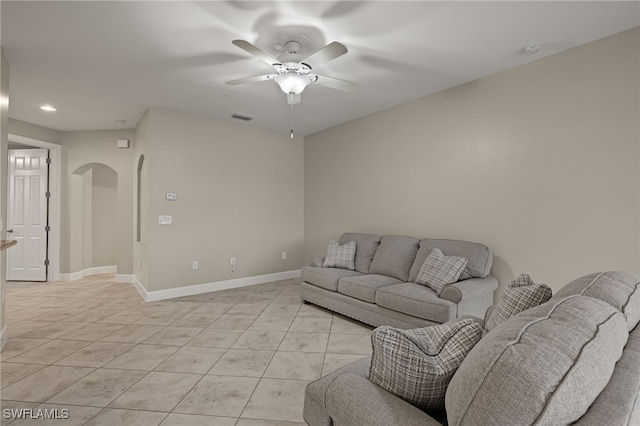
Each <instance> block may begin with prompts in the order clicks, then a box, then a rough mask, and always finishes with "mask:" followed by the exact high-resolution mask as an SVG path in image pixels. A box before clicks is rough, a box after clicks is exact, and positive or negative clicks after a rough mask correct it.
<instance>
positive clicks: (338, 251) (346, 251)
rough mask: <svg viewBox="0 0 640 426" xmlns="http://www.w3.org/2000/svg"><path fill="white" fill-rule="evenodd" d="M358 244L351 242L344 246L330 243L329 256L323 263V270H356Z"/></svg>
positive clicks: (334, 242)
mask: <svg viewBox="0 0 640 426" xmlns="http://www.w3.org/2000/svg"><path fill="white" fill-rule="evenodd" d="M355 259H356V242H355V241H349V242H348V243H344V244H342V245H340V244H338V242H337V241H330V242H329V247H327V256H326V257H325V258H324V262H323V263H322V267H323V268H340V269H349V270H351V271H353V270H355V269H356V261H355Z"/></svg>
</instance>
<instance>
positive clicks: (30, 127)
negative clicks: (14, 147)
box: [9, 118, 62, 144]
mask: <svg viewBox="0 0 640 426" xmlns="http://www.w3.org/2000/svg"><path fill="white" fill-rule="evenodd" d="M9 133H11V134H14V135H20V136H24V137H27V138H31V139H37V140H39V141H43V142H50V143H55V144H60V141H61V140H62V132H59V131H57V130H53V129H49V128H46V127H42V126H38V125H36V124H31V123H26V122H24V121H20V120H15V119H13V118H10V119H9Z"/></svg>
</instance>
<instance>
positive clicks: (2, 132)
mask: <svg viewBox="0 0 640 426" xmlns="http://www.w3.org/2000/svg"><path fill="white" fill-rule="evenodd" d="M8 120H9V62H7V59H6V58H5V56H4V51H3V50H2V49H1V48H0V212H1V213H0V219H1V220H2V233H1V234H2V237H3V238H4V236H5V235H6V234H5V232H4V230H5V229H6V228H5V223H4V220H5V212H6V211H7V209H6V208H7V195H6V194H7V180H6V179H5V177H4V174H5V173H6V170H7V169H6V166H5V164H7V146H8V144H9V142H8V139H7V137H8V128H9V121H8ZM6 260H7V256H6V254H5V252H2V253H0V295H1V299H0V332H4V327H5V319H4V300H5V297H4V296H5V294H4V288H5V270H6V263H7V262H6ZM5 337H6V336H4V334H3V338H5ZM2 344H4V341H2V342H0V347H1V345H2Z"/></svg>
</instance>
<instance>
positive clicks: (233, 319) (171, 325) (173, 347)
mask: <svg viewBox="0 0 640 426" xmlns="http://www.w3.org/2000/svg"><path fill="white" fill-rule="evenodd" d="M298 283H299V279H293V280H285V281H277V282H272V283H266V284H259V285H255V286H251V287H242V288H238V289H232V290H222V291H217V292H211V293H206V294H201V295H196V296H189V297H183V298H180V299H172V300H164V301H159V302H151V303H145V302H144V301H143V300H142V298H141V297H140V295H139V294H138V292H137V291H136V290H135V289H134V288H133V286H132V285H131V284H123V283H116V282H114V281H113V276H112V275H94V276H92V277H87V278H85V279H83V280H79V281H74V282H71V283H7V287H6V306H5V316H6V323H7V334H8V341H7V343H6V344H5V347H4V349H3V350H2V352H1V353H0V361H1V362H0V370H1V379H0V385H1V391H0V398H1V403H2V404H1V405H2V411H1V413H0V416H1V417H0V423H1V424H3V425H5V424H12V425H15V426H18V425H30V424H36V425H41V426H44V425H47V424H55V425H61V424H64V425H109V426H110V425H136V426H146V425H162V426H175V425H196V426H198V425H221V426H227V425H228V426H233V425H235V426H260V425H263V426H276V425H278V426H287V425H289V426H292V425H300V424H304V420H303V419H302V407H303V399H304V389H305V386H306V385H307V383H309V382H310V381H312V380H315V379H317V378H319V377H321V376H323V375H325V374H327V373H329V372H331V371H333V370H335V369H337V368H339V367H341V366H343V365H346V364H348V363H350V362H353V361H355V360H357V359H360V358H361V357H363V356H364V355H368V354H370V352H371V344H370V340H369V335H370V333H371V330H372V328H371V327H368V326H365V325H363V324H361V323H358V322H356V321H353V320H350V319H348V318H345V317H342V316H339V315H336V314H333V313H331V312H329V311H326V310H324V309H321V308H319V307H316V306H314V305H304V304H302V303H301V299H300V289H299V284H298ZM21 408H27V409H29V408H30V409H34V411H33V414H34V415H35V414H37V413H38V411H37V410H38V409H48V410H55V409H57V410H58V414H59V415H62V414H63V413H64V411H62V410H68V414H69V418H68V419H67V420H48V421H47V420H43V419H30V420H25V419H18V420H14V419H10V418H9V419H8V418H6V414H7V411H6V409H21ZM51 412H52V411H48V413H51Z"/></svg>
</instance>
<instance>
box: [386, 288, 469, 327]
mask: <svg viewBox="0 0 640 426" xmlns="http://www.w3.org/2000/svg"><path fill="white" fill-rule="evenodd" d="M376 305H378V306H382V307H383V308H387V309H391V310H393V311H398V312H404V313H406V314H409V315H413V316H414V317H418V318H422V319H426V320H429V321H434V322H438V323H444V322H447V321H449V320H452V319H454V318H456V316H457V305H456V304H455V303H453V302H450V301H448V300H444V299H441V298H439V297H438V295H437V294H436V292H435V291H433V290H432V289H430V288H429V287H427V286H424V285H421V284H416V283H401V284H394V285H390V286H386V287H380V288H379V289H378V290H377V291H376Z"/></svg>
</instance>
